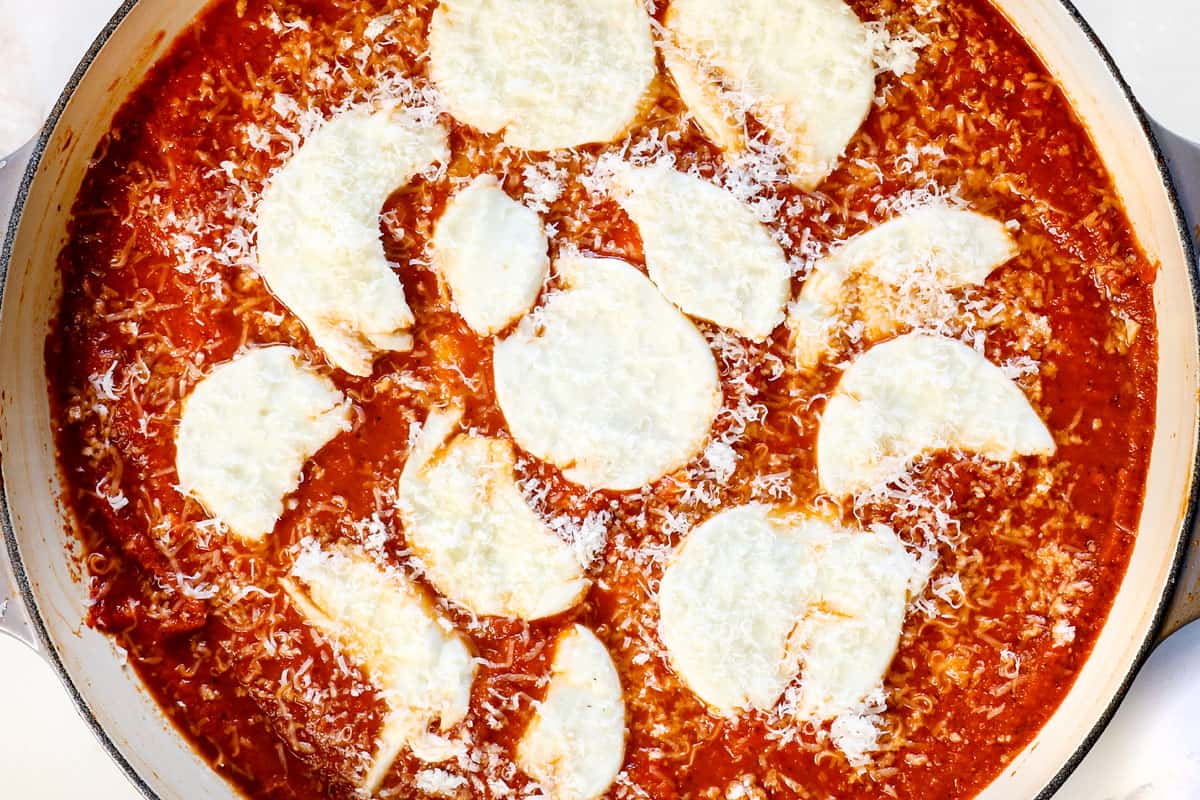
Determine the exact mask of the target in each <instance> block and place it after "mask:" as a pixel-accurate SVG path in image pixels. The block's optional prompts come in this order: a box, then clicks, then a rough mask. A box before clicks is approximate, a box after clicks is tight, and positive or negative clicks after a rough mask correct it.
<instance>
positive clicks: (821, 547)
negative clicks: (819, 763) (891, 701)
mask: <svg viewBox="0 0 1200 800" xmlns="http://www.w3.org/2000/svg"><path fill="white" fill-rule="evenodd" d="M917 569H918V567H917V563H916V560H915V559H913V558H912V557H911V556H909V555H908V553H907V552H906V551H905V550H904V547H903V545H901V543H900V542H899V541H898V540H897V539H896V537H895V535H894V534H893V533H892V532H891V531H890V530H888V529H886V528H883V527H879V528H877V529H873V530H872V531H869V532H862V531H850V530H846V529H843V528H840V527H837V526H836V525H833V524H831V523H830V522H828V521H826V520H824V519H820V518H817V517H810V516H804V515H801V514H795V513H785V512H782V511H779V510H775V509H772V508H771V507H770V506H766V505H761V504H753V505H747V506H741V507H738V508H733V509H729V510H728V511H723V512H720V513H718V514H717V515H716V516H714V517H712V518H710V519H708V520H707V521H705V522H704V523H702V524H700V525H699V526H697V527H696V528H695V529H693V530H692V532H691V533H689V534H688V536H687V538H686V539H685V540H684V541H683V543H682V544H681V545H680V547H679V549H678V550H677V551H676V553H675V555H674V557H673V558H672V559H671V562H670V563H669V564H668V565H667V569H666V571H665V572H664V573H663V577H662V583H661V588H660V591H659V596H658V602H659V612H660V621H659V636H660V637H661V639H662V642H663V644H664V645H665V647H666V648H667V654H668V656H669V658H670V662H671V666H672V668H673V669H674V670H675V672H676V673H677V674H678V675H679V676H680V677H681V678H682V679H683V681H684V682H685V683H686V684H687V685H688V687H689V688H690V689H691V690H692V691H693V692H695V693H696V695H697V696H698V697H699V698H700V699H701V700H703V701H704V702H705V703H706V704H707V705H709V706H710V707H711V708H712V709H713V710H714V711H716V712H717V713H720V714H725V715H734V714H737V713H739V712H742V711H745V710H749V709H759V710H764V711H765V710H769V709H771V708H772V707H773V706H774V705H775V704H776V702H778V700H779V698H780V696H781V695H782V694H783V691H784V689H785V688H786V687H787V685H788V684H789V683H790V682H791V681H792V680H793V679H794V678H795V677H796V676H797V674H799V675H800V676H801V678H800V679H801V686H802V687H803V692H804V693H803V705H802V708H801V709H798V710H799V711H801V713H802V714H803V715H804V716H807V717H810V718H812V719H830V718H832V717H834V716H837V715H838V714H840V713H843V712H846V711H850V710H852V709H853V708H855V707H856V706H858V705H860V704H861V703H862V702H863V700H864V698H866V697H867V695H868V694H870V693H871V692H872V691H873V690H875V689H876V688H877V687H878V686H879V685H880V682H881V681H882V679H883V675H884V673H885V672H886V670H887V668H888V666H889V665H890V663H891V660H892V657H893V656H894V655H895V652H896V645H897V642H898V641H899V636H900V631H901V627H902V625H903V622H904V612H905V608H906V604H907V600H908V589H909V585H910V582H913V581H914V577H915V576H916V572H917Z"/></svg>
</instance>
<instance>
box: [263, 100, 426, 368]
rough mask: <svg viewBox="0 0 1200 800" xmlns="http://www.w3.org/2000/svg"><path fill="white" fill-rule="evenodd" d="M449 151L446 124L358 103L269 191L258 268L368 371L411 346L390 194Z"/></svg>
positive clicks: (320, 339)
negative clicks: (391, 250) (389, 242)
mask: <svg viewBox="0 0 1200 800" xmlns="http://www.w3.org/2000/svg"><path fill="white" fill-rule="evenodd" d="M448 157H449V150H448V149H447V144H446V131H445V130H444V129H443V128H441V127H440V126H437V125H434V126H427V125H421V124H418V122H417V121H416V120H414V119H413V117H412V115H411V114H410V113H409V112H407V111H406V110H404V109H402V108H398V107H397V108H386V109H383V110H379V111H370V110H366V109H356V110H352V111H347V112H345V113H343V114H340V115H339V116H336V117H334V118H333V119H331V120H329V121H328V122H327V123H325V125H324V126H322V127H321V128H320V129H319V130H317V132H316V133H314V134H312V135H311V136H310V137H308V139H307V140H306V141H305V142H304V144H303V145H301V147H300V149H299V150H297V151H296V153H295V154H294V155H293V156H292V157H291V159H290V160H288V162H287V163H286V164H284V165H283V167H282V168H281V169H280V170H279V171H278V172H276V173H275V174H274V175H273V176H272V177H271V180H270V182H269V183H268V185H267V187H266V189H265V190H264V191H263V195H262V201H261V202H260V203H259V205H258V269H259V273H260V274H261V275H262V277H263V279H264V280H265V281H266V283H267V287H268V288H269V289H270V290H271V292H272V293H274V295H275V296H276V297H278V298H279V300H280V301H281V302H282V303H283V304H284V305H286V306H287V307H288V308H289V309H291V311H292V313H294V314H295V315H296V316H297V317H299V318H300V321H301V322H303V323H304V324H305V326H306V327H307V328H308V331H309V333H310V334H312V337H313V341H315V342H316V343H317V346H318V347H320V348H321V349H322V350H324V351H325V354H326V355H327V356H328V357H329V360H330V362H332V363H333V364H334V365H335V366H337V367H339V368H341V369H343V370H345V371H346V372H349V373H351V374H354V375H369V374H371V363H372V361H373V360H374V358H375V355H376V354H377V353H378V352H381V351H386V350H408V349H410V348H411V347H412V336H411V335H410V334H409V333H407V330H408V328H410V327H411V326H412V323H413V316H412V312H411V311H410V310H409V308H408V303H407V302H406V300H405V298H404V287H403V285H401V283H400V279H399V278H397V277H396V274H395V273H394V272H392V270H391V267H389V266H388V261H387V257H386V256H385V255H384V252H383V243H382V242H381V241H380V234H379V214H380V211H381V209H382V208H383V204H384V202H385V201H386V200H387V198H388V196H389V195H390V194H391V193H392V192H394V191H395V190H396V189H398V188H400V187H402V186H404V185H405V184H406V183H408V182H409V181H410V180H411V179H412V178H413V176H415V175H416V174H417V173H418V172H420V171H421V170H423V169H425V168H426V167H428V166H429V165H431V164H433V163H435V162H439V161H445V160H446V159H447V158H448Z"/></svg>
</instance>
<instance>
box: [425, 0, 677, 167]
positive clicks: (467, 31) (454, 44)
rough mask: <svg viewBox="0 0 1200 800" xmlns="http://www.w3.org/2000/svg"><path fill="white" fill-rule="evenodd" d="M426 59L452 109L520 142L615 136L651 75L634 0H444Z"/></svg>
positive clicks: (648, 44) (641, 16)
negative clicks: (517, 0)
mask: <svg viewBox="0 0 1200 800" xmlns="http://www.w3.org/2000/svg"><path fill="white" fill-rule="evenodd" d="M429 58H430V74H431V75H432V77H433V80H434V82H435V83H436V84H437V87H438V89H439V90H440V91H441V93H442V95H443V96H444V98H445V101H446V104H447V106H448V108H449V110H450V113H451V114H453V115H454V116H455V117H456V118H458V119H459V120H462V121H463V122H465V123H467V124H468V125H472V126H474V127H476V128H478V129H479V130H481V131H484V132H485V133H497V132H500V133H501V134H502V136H503V137H504V142H505V143H506V144H508V145H510V146H512V147H520V148H524V149H526V150H553V149H557V148H563V147H575V146H577V145H582V144H587V143H589V142H607V141H611V140H613V139H616V138H617V137H619V136H620V135H621V134H622V133H624V131H625V130H626V128H628V127H629V125H630V123H632V122H633V119H634V117H636V116H637V113H638V109H639V106H640V104H641V101H642V97H643V95H644V94H645V93H646V88H647V86H648V85H649V84H650V81H651V79H652V78H653V77H654V73H655V63H654V44H653V41H652V40H651V37H650V18H649V17H648V16H647V15H646V11H645V7H644V6H643V4H642V3H641V0H523V1H522V2H514V0H443V2H441V3H440V4H439V5H438V7H437V9H436V10H435V11H434V13H433V20H432V22H431V24H430V31H429Z"/></svg>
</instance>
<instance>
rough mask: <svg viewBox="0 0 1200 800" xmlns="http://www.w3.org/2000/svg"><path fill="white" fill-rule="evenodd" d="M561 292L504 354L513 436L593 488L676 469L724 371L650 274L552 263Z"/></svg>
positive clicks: (565, 260)
mask: <svg viewBox="0 0 1200 800" xmlns="http://www.w3.org/2000/svg"><path fill="white" fill-rule="evenodd" d="M556 268H557V270H558V273H559V275H560V277H561V278H562V282H563V286H564V291H560V292H556V293H554V294H551V295H550V296H549V297H548V298H547V300H546V302H545V305H544V306H542V307H541V308H540V309H538V310H536V311H534V312H533V313H532V314H530V315H529V316H527V317H526V318H525V319H523V320H522V321H521V323H520V325H518V326H517V329H516V330H515V331H514V332H513V333H511V334H510V335H509V336H508V338H507V339H504V340H503V341H501V342H498V343H497V344H496V350H495V358H494V367H493V368H494V375H495V383H496V397H497V399H498V400H499V403H500V408H501V410H502V411H503V412H504V417H505V419H506V420H507V422H508V426H509V430H510V431H512V435H513V438H514V439H516V441H517V443H518V444H519V445H521V447H523V448H524V449H525V450H528V451H529V452H530V453H531V454H533V455H534V456H536V457H538V458H541V459H544V460H546V461H549V462H550V463H552V464H555V465H557V466H559V467H560V468H562V470H563V473H564V474H565V475H566V477H567V478H568V479H569V480H572V481H574V482H576V483H579V484H582V485H584V486H587V487H590V488H604V489H618V490H631V489H638V488H640V487H642V486H644V485H645V484H647V483H649V482H651V481H654V480H657V479H658V478H660V477H662V476H663V475H665V474H666V473H668V472H670V471H672V470H674V469H678V468H679V467H681V466H683V465H684V464H686V463H687V462H688V461H689V460H691V458H692V457H693V456H695V455H696V454H697V453H698V452H700V449H701V448H702V447H703V445H704V440H705V438H706V437H707V436H708V430H709V427H710V426H711V425H712V422H713V419H714V418H715V417H716V415H717V412H718V411H719V410H720V407H721V385H720V382H719V380H718V378H717V367H716V361H715V360H714V359H713V355H712V351H711V350H709V348H708V343H707V342H705V340H704V337H703V336H701V335H700V332H699V331H698V330H696V327H695V326H694V325H693V324H692V323H691V322H690V321H689V320H688V319H687V318H686V317H684V316H683V315H682V314H680V313H679V311H678V310H676V309H675V307H674V306H672V305H671V304H670V303H668V302H667V301H666V300H664V299H663V297H662V295H660V294H659V293H658V290H657V289H655V288H654V284H653V283H651V282H650V281H649V280H648V279H647V278H646V276H645V275H643V274H642V273H640V272H638V270H637V269H635V268H634V267H632V266H630V265H629V264H627V263H625V262H624V261H619V260H616V259H611V258H588V257H584V256H577V255H571V256H565V257H562V258H560V259H558V261H557V262H556Z"/></svg>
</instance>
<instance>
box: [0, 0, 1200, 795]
mask: <svg viewBox="0 0 1200 800" xmlns="http://www.w3.org/2000/svg"><path fill="white" fill-rule="evenodd" d="M1075 4H1076V6H1078V7H1079V9H1080V11H1081V12H1083V14H1084V16H1085V17H1087V18H1088V20H1089V21H1090V22H1091V23H1092V24H1093V25H1094V26H1095V27H1096V29H1097V30H1098V32H1099V33H1100V35H1101V37H1102V38H1103V39H1104V40H1105V42H1106V43H1107V44H1108V46H1109V48H1110V49H1111V50H1112V51H1113V54H1114V56H1115V57H1116V59H1117V61H1118V63H1120V64H1121V66H1122V69H1124V70H1125V72H1126V77H1127V78H1129V80H1130V82H1131V83H1132V84H1133V87H1134V90H1135V91H1136V92H1137V93H1138V96H1139V97H1140V99H1141V100H1142V102H1143V104H1144V105H1145V106H1146V107H1147V109H1148V110H1149V111H1150V113H1151V114H1152V115H1153V116H1154V117H1155V118H1157V119H1158V120H1159V121H1160V122H1162V123H1164V124H1166V125H1168V126H1170V127H1172V128H1174V129H1175V130H1176V131H1177V132H1178V133H1180V134H1182V135H1185V136H1188V137H1189V138H1191V139H1193V140H1195V141H1200V90H1197V89H1196V87H1195V76H1196V75H1198V74H1200V47H1198V45H1197V43H1196V42H1195V41H1193V40H1194V39H1195V31H1197V30H1200V0H1075ZM118 5H120V2H119V0H0V65H3V66H2V67H0V157H2V156H3V155H4V154H5V153H8V152H11V151H13V150H16V149H17V147H19V146H20V145H21V144H22V143H23V142H24V141H25V140H26V139H28V138H29V137H31V136H32V135H33V133H34V131H36V129H37V127H38V125H39V124H40V120H41V118H42V116H43V115H44V114H45V113H46V111H47V110H48V109H49V108H50V107H51V106H52V105H53V103H54V99H55V97H56V95H57V94H58V91H59V87H61V86H62V85H63V84H64V83H65V82H66V79H67V77H68V76H69V75H70V73H71V71H72V70H73V69H74V66H75V62H76V61H77V60H78V58H79V56H80V55H81V54H82V52H83V51H84V50H85V49H86V48H87V45H88V44H89V43H90V42H91V40H92V39H93V38H94V36H95V34H96V32H97V31H98V30H99V29H100V28H101V27H102V26H103V24H104V21H105V20H106V19H107V18H108V17H109V15H111V13H112V12H113V11H114V10H115V9H116V7H117V6H118ZM1131 9H1136V11H1135V12H1132V13H1131V11H1130V10H1131ZM1115 783H1116V782H1114V785H1113V786H1112V788H1113V789H1114V790H1116V791H1117V792H1118V794H1116V795H1113V796H1114V797H1121V798H1125V797H1129V798H1134V797H1136V798H1138V799H1139V800H1141V799H1142V798H1145V800H1151V799H1152V798H1153V800H1168V799H1167V798H1165V796H1163V795H1161V794H1159V793H1153V794H1146V793H1144V792H1136V791H1135V792H1134V793H1133V794H1132V795H1130V794H1127V790H1124V791H1123V790H1120V789H1118V787H1117V786H1116V785H1115ZM1193 785H1195V784H1193ZM1072 789H1073V787H1072V786H1071V785H1068V787H1067V789H1066V790H1065V791H1064V793H1063V794H1064V795H1067V796H1069V797H1079V798H1080V800H1084V798H1083V797H1082V796H1081V795H1079V794H1078V792H1073V791H1072ZM1093 791H1094V790H1093ZM1088 795H1089V796H1088V798H1087V800H1100V798H1099V796H1098V795H1097V794H1093V793H1091V791H1089V793H1088ZM0 796H3V797H6V798H14V800H16V799H17V798H21V799H22V800H24V799H25V798H28V799H29V800H33V799H34V798H37V799H38V800H67V799H68V798H70V800H76V798H81V797H86V798H89V800H132V799H133V798H135V797H136V796H137V795H136V793H135V792H134V790H133V789H132V787H131V786H130V785H129V784H128V783H127V782H126V780H125V778H124V776H123V775H122V774H121V773H120V772H119V771H118V770H117V768H116V767H115V766H114V765H113V764H112V763H111V762H110V761H109V759H108V757H107V755H106V754H105V753H104V752H103V751H102V750H101V749H100V746H99V745H98V744H97V743H96V742H95V740H94V739H93V738H92V735H91V733H90V731H88V730H87V728H86V727H85V726H84V724H83V722H82V721H81V720H80V719H79V717H78V716H77V715H76V713H75V710H74V708H73V706H72V705H71V703H70V701H69V700H68V699H67V695H66V693H65V692H64V691H63V689H62V687H61V686H60V685H59V683H58V681H57V679H56V678H55V676H54V675H53V674H52V673H51V671H50V669H49V668H48V667H47V666H46V665H45V664H44V663H43V662H42V661H41V660H40V659H39V658H38V657H37V656H35V655H34V654H33V653H31V652H29V651H27V650H25V649H24V648H23V647H22V646H21V645H19V644H17V643H16V642H14V641H12V640H9V639H6V638H4V637H2V636H0ZM1190 796H1193V795H1192V794H1191V792H1188V793H1187V794H1186V795H1179V797H1180V798H1183V797H1190ZM1194 796H1196V797H1200V788H1197V789H1195V795H1194ZM1172 800H1173V799H1172Z"/></svg>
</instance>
